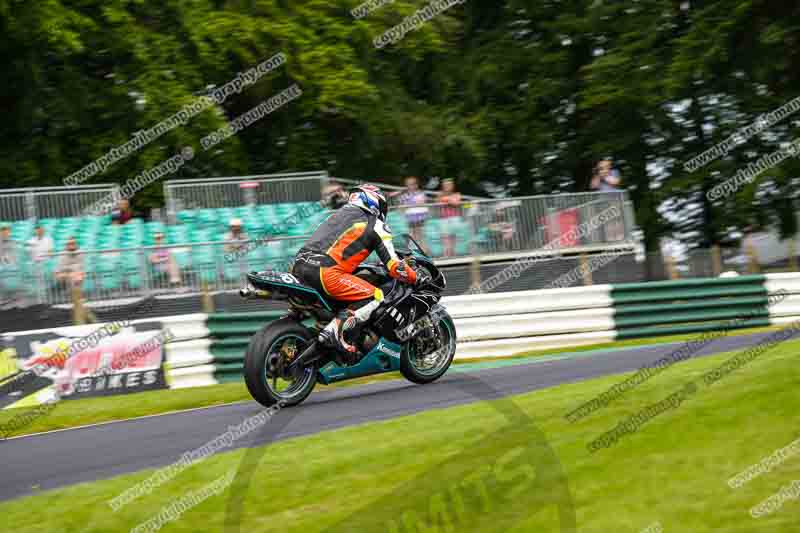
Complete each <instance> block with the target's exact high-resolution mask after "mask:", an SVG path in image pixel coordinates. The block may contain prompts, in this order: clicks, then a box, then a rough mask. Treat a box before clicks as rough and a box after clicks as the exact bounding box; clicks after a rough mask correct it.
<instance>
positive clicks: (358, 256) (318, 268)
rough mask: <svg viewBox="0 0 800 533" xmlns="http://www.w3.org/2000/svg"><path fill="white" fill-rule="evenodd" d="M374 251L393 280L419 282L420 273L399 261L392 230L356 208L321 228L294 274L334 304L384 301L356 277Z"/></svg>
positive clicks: (339, 212)
mask: <svg viewBox="0 0 800 533" xmlns="http://www.w3.org/2000/svg"><path fill="white" fill-rule="evenodd" d="M373 251H375V252H377V254H378V257H379V258H380V259H381V261H383V263H384V264H385V265H386V267H387V268H388V269H389V275H390V276H392V277H393V278H395V279H399V280H401V281H405V282H407V283H411V284H413V283H415V282H416V281H417V273H416V272H415V271H414V270H413V269H411V268H410V267H408V266H407V265H406V264H405V263H404V262H402V261H400V260H399V259H398V257H397V253H396V252H395V250H394V245H393V244H392V234H391V232H390V231H389V228H388V226H386V224H385V223H383V222H382V221H381V220H380V219H379V218H378V217H376V216H374V215H371V214H368V213H366V212H365V211H364V210H362V209H361V208H359V207H357V206H354V205H345V206H344V207H342V208H341V209H339V210H337V211H336V212H334V213H333V214H332V215H331V216H330V217H328V219H327V220H325V221H324V222H323V223H322V224H321V225H320V226H319V227H318V228H317V230H316V231H315V232H314V233H313V234H312V235H311V238H310V239H309V240H308V242H306V244H305V245H304V246H303V247H302V248H300V250H299V251H298V252H297V257H296V258H295V263H294V268H293V269H292V273H293V274H294V275H295V276H297V277H298V278H299V279H300V280H301V281H303V282H304V283H305V284H307V285H310V286H312V287H314V288H315V289H317V290H321V291H324V293H325V294H327V295H329V296H330V297H331V298H333V299H334V300H339V301H343V302H357V301H360V300H365V299H368V298H375V299H376V300H378V301H381V300H383V292H382V291H381V290H380V289H378V288H377V287H375V286H374V285H372V284H371V283H369V282H367V281H365V280H363V279H361V278H359V277H356V276H354V275H353V272H354V271H355V270H356V269H357V268H358V265H360V264H361V262H362V261H364V260H365V259H366V258H367V257H368V256H369V255H370V254H371V253H372V252H373Z"/></svg>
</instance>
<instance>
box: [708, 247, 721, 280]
mask: <svg viewBox="0 0 800 533" xmlns="http://www.w3.org/2000/svg"><path fill="white" fill-rule="evenodd" d="M711 268H712V269H713V271H714V276H715V277H719V275H720V274H722V253H721V252H720V249H719V245H718V244H715V245H714V246H712V247H711Z"/></svg>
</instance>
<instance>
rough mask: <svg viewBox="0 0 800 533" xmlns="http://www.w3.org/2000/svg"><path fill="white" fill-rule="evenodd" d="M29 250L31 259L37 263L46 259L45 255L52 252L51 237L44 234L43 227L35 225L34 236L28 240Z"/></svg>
mask: <svg viewBox="0 0 800 533" xmlns="http://www.w3.org/2000/svg"><path fill="white" fill-rule="evenodd" d="M28 247H29V249H30V252H31V259H32V260H33V261H34V262H35V263H38V262H40V261H43V260H45V259H47V255H48V254H51V253H53V239H51V238H50V237H49V236H47V235H45V234H44V228H43V227H42V226H41V225H39V224H37V225H36V236H35V237H33V238H32V239H31V240H29V241H28Z"/></svg>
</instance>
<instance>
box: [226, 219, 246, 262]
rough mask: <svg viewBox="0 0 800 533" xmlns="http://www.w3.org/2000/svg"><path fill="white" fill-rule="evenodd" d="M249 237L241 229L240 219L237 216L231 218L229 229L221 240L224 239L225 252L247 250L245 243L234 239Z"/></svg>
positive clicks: (242, 239) (239, 239) (240, 239)
mask: <svg viewBox="0 0 800 533" xmlns="http://www.w3.org/2000/svg"><path fill="white" fill-rule="evenodd" d="M248 239H249V237H248V236H247V233H245V232H243V231H242V221H241V220H239V219H238V218H234V219H231V222H230V231H229V232H227V233H226V234H225V236H224V237H223V240H224V241H225V243H226V244H225V253H227V254H232V253H236V252H238V251H240V250H241V251H242V253H244V252H246V251H247V243H245V242H236V241H246V240H248Z"/></svg>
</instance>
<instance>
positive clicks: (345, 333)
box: [319, 300, 381, 354]
mask: <svg viewBox="0 0 800 533" xmlns="http://www.w3.org/2000/svg"><path fill="white" fill-rule="evenodd" d="M380 304H381V302H380V301H379V300H372V301H371V302H369V303H368V304H367V305H365V306H363V307H361V308H360V309H359V310H358V311H353V310H351V309H345V310H344V311H343V312H342V313H341V314H340V315H339V316H337V317H336V318H334V319H333V320H331V322H330V324H328V325H327V326H325V329H323V330H322V331H320V333H319V341H320V342H321V343H322V345H323V346H327V347H329V348H334V349H338V350H342V351H344V352H347V353H350V354H355V353H357V352H358V348H356V346H355V343H357V342H358V339H359V338H360V337H361V329H362V328H363V326H364V324H365V323H366V322H367V321H368V320H369V318H370V317H371V316H372V313H373V312H374V311H375V309H377V308H378V306H380Z"/></svg>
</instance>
